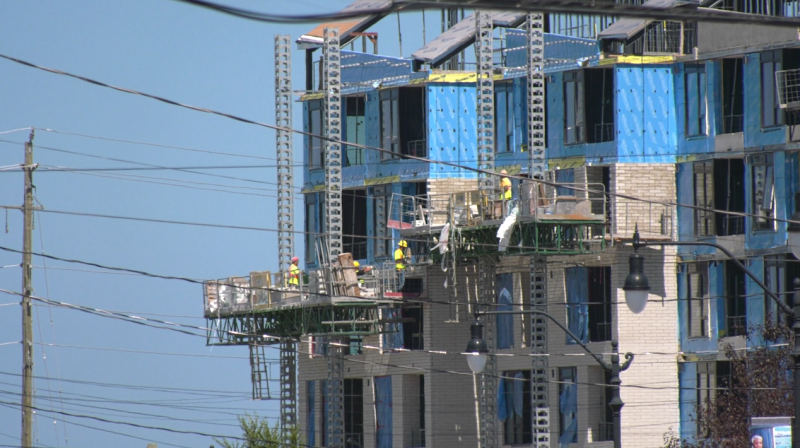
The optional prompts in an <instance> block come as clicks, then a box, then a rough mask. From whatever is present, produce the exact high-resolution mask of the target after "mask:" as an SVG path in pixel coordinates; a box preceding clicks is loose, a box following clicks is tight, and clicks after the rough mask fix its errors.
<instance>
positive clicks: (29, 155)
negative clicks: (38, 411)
mask: <svg viewBox="0 0 800 448" xmlns="http://www.w3.org/2000/svg"><path fill="white" fill-rule="evenodd" d="M33 135H34V131H31V135H30V137H29V139H28V142H27V143H25V165H24V166H23V167H22V171H23V172H24V175H25V202H24V205H23V206H22V212H23V214H24V215H25V217H24V235H23V237H22V438H21V442H20V445H21V446H22V448H31V447H32V446H33V438H32V435H33V432H32V426H33V425H32V423H33V407H32V406H33V400H32V397H33V317H32V310H31V294H32V293H33V287H32V284H31V283H32V282H31V273H32V265H31V250H32V249H31V240H32V239H33V238H32V236H33V170H35V169H36V166H34V164H33Z"/></svg>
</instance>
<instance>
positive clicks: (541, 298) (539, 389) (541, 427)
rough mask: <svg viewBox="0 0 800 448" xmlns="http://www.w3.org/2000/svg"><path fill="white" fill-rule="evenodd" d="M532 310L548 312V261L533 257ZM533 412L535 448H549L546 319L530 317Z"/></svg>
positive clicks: (534, 315) (537, 316)
mask: <svg viewBox="0 0 800 448" xmlns="http://www.w3.org/2000/svg"><path fill="white" fill-rule="evenodd" d="M530 263H531V264H530V268H531V271H530V272H531V273H530V282H531V285H530V294H531V309H533V310H534V311H542V312H545V313H546V312H547V262H546V260H545V259H544V258H543V257H532V258H531V262H530ZM530 318H531V339H530V341H531V356H532V358H533V365H532V366H531V410H532V411H533V412H532V414H533V419H532V420H533V422H532V423H533V444H532V445H531V446H532V447H533V448H550V399H549V394H550V391H549V387H550V386H549V385H550V378H549V377H548V372H549V370H550V369H549V366H548V357H549V352H548V350H547V319H546V318H545V317H544V316H543V315H541V314H531V317H530Z"/></svg>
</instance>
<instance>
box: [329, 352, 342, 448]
mask: <svg viewBox="0 0 800 448" xmlns="http://www.w3.org/2000/svg"><path fill="white" fill-rule="evenodd" d="M331 342H332V343H330V344H329V345H328V428H327V429H328V447H329V448H344V446H345V443H344V354H343V352H342V347H340V346H339V344H336V343H333V342H334V340H331ZM336 342H338V341H336Z"/></svg>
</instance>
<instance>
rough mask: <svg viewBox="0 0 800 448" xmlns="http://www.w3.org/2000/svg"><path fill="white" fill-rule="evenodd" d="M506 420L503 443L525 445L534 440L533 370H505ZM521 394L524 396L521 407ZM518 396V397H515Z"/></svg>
mask: <svg viewBox="0 0 800 448" xmlns="http://www.w3.org/2000/svg"><path fill="white" fill-rule="evenodd" d="M501 381H503V392H504V395H505V397H503V398H504V399H505V405H506V420H505V422H503V436H504V437H503V444H504V445H524V444H530V443H532V442H533V433H532V428H533V426H532V425H533V423H532V421H531V371H530V370H516V371H509V372H503V379H502V380H501ZM520 395H521V398H522V402H521V405H522V406H521V407H522V409H519V407H518V405H519V404H520ZM515 397H516V398H515Z"/></svg>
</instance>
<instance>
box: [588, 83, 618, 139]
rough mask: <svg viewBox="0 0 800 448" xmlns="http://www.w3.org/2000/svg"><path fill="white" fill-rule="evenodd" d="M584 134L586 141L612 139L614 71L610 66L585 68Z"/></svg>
mask: <svg viewBox="0 0 800 448" xmlns="http://www.w3.org/2000/svg"><path fill="white" fill-rule="evenodd" d="M584 77H585V79H586V92H588V93H589V94H588V95H586V129H587V130H588V134H587V136H586V139H587V142H588V143H600V142H610V141H613V140H614V71H613V70H612V69H610V68H601V69H592V70H585V71H584Z"/></svg>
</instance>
